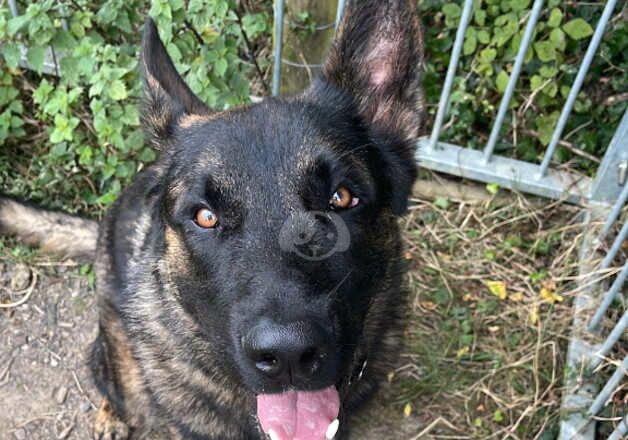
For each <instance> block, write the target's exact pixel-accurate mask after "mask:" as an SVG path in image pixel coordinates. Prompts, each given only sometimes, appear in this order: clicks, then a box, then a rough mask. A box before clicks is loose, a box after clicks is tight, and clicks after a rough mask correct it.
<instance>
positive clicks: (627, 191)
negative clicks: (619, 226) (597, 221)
mask: <svg viewBox="0 0 628 440" xmlns="http://www.w3.org/2000/svg"><path fill="white" fill-rule="evenodd" d="M626 199H628V183H626V184H624V189H622V191H621V193H620V194H619V197H617V201H616V202H615V204H614V205H613V209H612V210H611V213H610V214H609V215H608V218H607V219H606V223H604V226H602V230H601V231H600V236H599V237H598V241H599V242H601V241H602V240H604V239H605V238H606V236H607V235H608V233H609V232H610V230H611V228H612V227H613V224H614V223H615V220H617V217H619V214H620V213H621V210H622V209H623V207H624V204H625V203H626Z"/></svg>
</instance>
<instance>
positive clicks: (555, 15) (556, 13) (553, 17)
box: [547, 8, 563, 28]
mask: <svg viewBox="0 0 628 440" xmlns="http://www.w3.org/2000/svg"><path fill="white" fill-rule="evenodd" d="M562 19H563V13H562V12H561V10H560V9H558V8H554V9H552V12H550V16H549V18H548V20H547V25H548V26H549V27H552V28H555V27H558V26H560V22H561V20H562Z"/></svg>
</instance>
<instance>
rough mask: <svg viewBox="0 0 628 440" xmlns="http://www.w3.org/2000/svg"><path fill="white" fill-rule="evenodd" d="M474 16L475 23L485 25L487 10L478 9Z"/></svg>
mask: <svg viewBox="0 0 628 440" xmlns="http://www.w3.org/2000/svg"><path fill="white" fill-rule="evenodd" d="M474 18H475V24H477V25H478V26H484V24H485V23H486V11H484V10H482V9H478V10H477V11H475V13H474Z"/></svg>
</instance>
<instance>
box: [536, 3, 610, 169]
mask: <svg viewBox="0 0 628 440" xmlns="http://www.w3.org/2000/svg"><path fill="white" fill-rule="evenodd" d="M616 2H617V0H608V1H607V2H606V6H604V11H603V12H602V17H600V21H599V22H598V24H597V26H596V28H595V33H594V34H593V38H591V42H590V43H589V47H588V48H587V52H586V54H585V55H584V58H583V59H582V63H581V64H580V69H579V70H578V74H577V75H576V79H575V81H574V82H573V85H572V86H571V90H570V91H569V95H568V96H567V101H565V105H564V106H563V110H562V111H561V113H560V117H559V118H558V123H557V124H556V128H555V129H554V133H552V139H551V141H550V143H549V145H548V147H547V150H545V155H544V156H543V162H542V163H541V169H540V171H539V175H538V177H539V178H541V177H543V176H544V175H545V173H546V172H547V169H548V167H549V164H550V162H551V160H552V157H553V156H554V151H555V150H556V146H557V145H558V142H559V141H560V136H561V135H562V134H563V130H564V129H565V124H566V123H567V119H568V118H569V114H570V113H571V109H572V108H573V105H574V103H575V102H576V98H577V97H578V93H579V92H580V88H581V87H582V83H583V82H584V78H585V76H586V74H587V72H588V70H589V66H590V65H591V61H593V56H594V55H595V52H596V50H597V47H598V46H599V45H600V42H601V41H602V37H603V36H604V29H605V28H606V24H607V23H608V20H609V19H610V17H611V13H612V12H613V8H615V3H616Z"/></svg>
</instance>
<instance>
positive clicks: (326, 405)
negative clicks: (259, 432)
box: [257, 386, 340, 440]
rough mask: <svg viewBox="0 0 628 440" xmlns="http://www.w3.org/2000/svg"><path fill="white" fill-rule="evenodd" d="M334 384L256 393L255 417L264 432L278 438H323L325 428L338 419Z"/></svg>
mask: <svg viewBox="0 0 628 440" xmlns="http://www.w3.org/2000/svg"><path fill="white" fill-rule="evenodd" d="M339 410H340V398H339V397H338V391H336V387H334V386H330V387H329V388H325V389H324V390H320V391H287V392H285V393H281V394H260V395H258V396H257V417H258V418H259V421H260V424H261V425H262V429H263V430H264V432H265V433H268V431H270V430H273V431H275V433H276V434H277V437H279V440H325V432H326V431H327V427H328V426H329V424H330V423H331V422H333V421H334V419H337V418H338V411H339Z"/></svg>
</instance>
